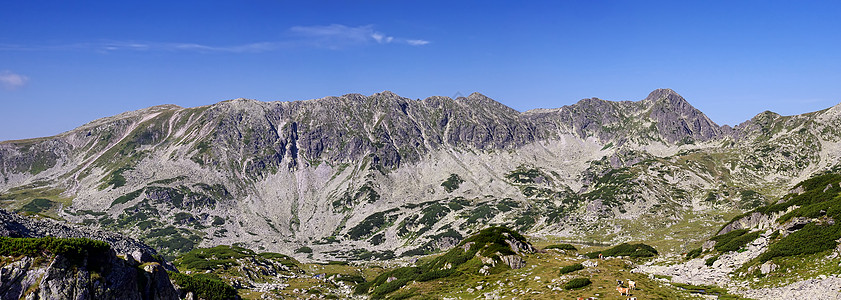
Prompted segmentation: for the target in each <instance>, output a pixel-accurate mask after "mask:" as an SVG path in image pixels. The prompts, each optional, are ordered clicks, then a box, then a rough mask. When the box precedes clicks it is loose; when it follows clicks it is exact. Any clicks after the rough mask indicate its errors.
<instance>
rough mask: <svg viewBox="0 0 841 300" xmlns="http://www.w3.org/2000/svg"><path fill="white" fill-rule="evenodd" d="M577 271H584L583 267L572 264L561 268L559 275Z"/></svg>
mask: <svg viewBox="0 0 841 300" xmlns="http://www.w3.org/2000/svg"><path fill="white" fill-rule="evenodd" d="M578 270H584V266H583V265H581V264H574V265H569V266H565V267H563V268H561V271H560V274H561V275H564V274H567V273H572V272H575V271H578Z"/></svg>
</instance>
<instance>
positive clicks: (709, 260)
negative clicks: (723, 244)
mask: <svg viewBox="0 0 841 300" xmlns="http://www.w3.org/2000/svg"><path fill="white" fill-rule="evenodd" d="M716 260H718V255H716V256H713V257H710V258H707V260H705V261H704V264H705V265H707V266H710V267H711V266H712V265H713V264H714V263H715V261H716Z"/></svg>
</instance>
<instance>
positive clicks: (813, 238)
mask: <svg viewBox="0 0 841 300" xmlns="http://www.w3.org/2000/svg"><path fill="white" fill-rule="evenodd" d="M839 238H841V224H835V225H829V226H821V225H815V224H814V223H809V224H806V226H804V227H803V228H801V229H800V230H798V231H795V232H794V233H792V234H789V235H788V236H786V237H784V238H782V239H780V240H779V241H777V242H776V243H773V244H771V245H770V246H768V250H766V251H765V253H762V255H760V256H759V261H760V262H765V261H768V260H770V259H772V258H774V257H784V256H795V255H801V254H813V253H818V252H823V251H826V250H829V249H833V248H835V247H836V246H838V243H836V242H835V241H836V240H838V239H839Z"/></svg>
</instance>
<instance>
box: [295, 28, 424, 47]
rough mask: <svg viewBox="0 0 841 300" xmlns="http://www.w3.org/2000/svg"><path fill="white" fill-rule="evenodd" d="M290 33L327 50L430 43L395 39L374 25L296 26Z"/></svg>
mask: <svg viewBox="0 0 841 300" xmlns="http://www.w3.org/2000/svg"><path fill="white" fill-rule="evenodd" d="M289 32H290V33H292V34H293V35H296V36H298V37H300V38H302V41H308V42H309V43H312V44H313V45H316V46H320V47H327V48H344V47H348V46H356V45H363V44H371V43H376V44H391V43H398V44H406V45H410V46H423V45H426V44H429V41H425V40H418V39H405V38H398V37H394V36H391V35H388V34H385V33H382V32H379V31H376V30H375V29H374V25H363V26H357V27H351V26H345V25H341V24H331V25H326V26H295V27H292V28H290V29H289Z"/></svg>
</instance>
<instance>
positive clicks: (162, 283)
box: [0, 209, 180, 300]
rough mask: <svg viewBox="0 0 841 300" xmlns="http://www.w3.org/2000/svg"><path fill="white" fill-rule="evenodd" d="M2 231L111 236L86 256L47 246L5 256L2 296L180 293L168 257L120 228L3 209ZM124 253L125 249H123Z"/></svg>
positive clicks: (12, 234)
mask: <svg viewBox="0 0 841 300" xmlns="http://www.w3.org/2000/svg"><path fill="white" fill-rule="evenodd" d="M0 235H2V236H6V237H15V238H21V237H26V238H37V237H45V236H52V237H61V238H70V237H73V238H88V239H96V240H101V241H105V242H108V243H109V245H111V247H109V248H107V249H105V250H103V251H93V250H90V251H86V252H85V254H84V255H82V256H81V257H77V256H69V255H66V254H61V253H59V254H54V253H47V252H43V253H41V254H39V255H36V256H16V257H5V258H4V259H3V264H2V267H0V299H80V300H83V299H138V300H140V299H180V293H179V292H178V291H177V290H176V288H175V287H174V286H173V284H172V283H171V282H170V280H169V276H168V275H167V269H166V268H164V267H163V266H162V265H161V263H162V264H163V265H166V266H169V268H170V269H172V270H174V268H172V266H171V264H169V263H168V262H166V261H164V260H163V259H161V258H160V256H158V255H157V254H156V253H155V251H154V250H153V249H151V248H149V246H146V245H143V244H141V243H139V242H137V241H134V240H132V239H129V238H126V237H122V236H120V235H118V234H113V233H107V232H99V231H94V230H89V229H81V228H74V227H71V226H68V225H64V224H60V223H58V222H54V221H52V220H34V219H29V218H25V217H21V216H18V215H15V214H12V213H9V212H7V211H5V210H2V209H0ZM118 253H120V254H118Z"/></svg>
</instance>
